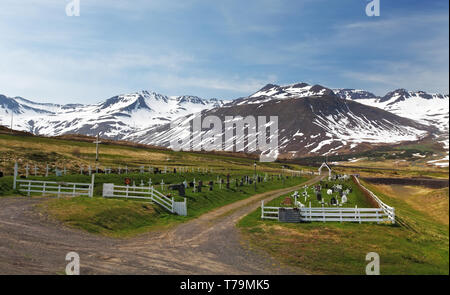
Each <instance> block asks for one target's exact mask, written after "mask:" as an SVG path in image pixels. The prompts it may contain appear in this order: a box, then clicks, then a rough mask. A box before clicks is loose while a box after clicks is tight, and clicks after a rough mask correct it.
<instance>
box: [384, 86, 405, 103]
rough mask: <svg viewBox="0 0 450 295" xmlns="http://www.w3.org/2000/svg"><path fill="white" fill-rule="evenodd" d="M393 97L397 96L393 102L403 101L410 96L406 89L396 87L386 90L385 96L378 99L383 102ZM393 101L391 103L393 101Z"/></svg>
mask: <svg viewBox="0 0 450 295" xmlns="http://www.w3.org/2000/svg"><path fill="white" fill-rule="evenodd" d="M393 97H398V99H397V100H396V101H395V102H399V101H404V100H405V99H407V98H409V97H411V94H410V93H409V92H408V91H407V90H406V89H397V90H394V91H391V92H388V93H387V94H386V95H385V96H383V97H382V98H381V99H380V102H385V101H388V100H391V99H392V98H393ZM395 102H393V103H395Z"/></svg>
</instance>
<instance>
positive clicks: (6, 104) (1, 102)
mask: <svg viewBox="0 0 450 295" xmlns="http://www.w3.org/2000/svg"><path fill="white" fill-rule="evenodd" d="M0 107H2V108H4V109H6V110H10V111H12V112H14V113H16V114H20V113H21V112H20V105H19V104H18V103H17V102H16V101H15V100H13V99H11V98H9V97H6V96H4V95H1V94H0Z"/></svg>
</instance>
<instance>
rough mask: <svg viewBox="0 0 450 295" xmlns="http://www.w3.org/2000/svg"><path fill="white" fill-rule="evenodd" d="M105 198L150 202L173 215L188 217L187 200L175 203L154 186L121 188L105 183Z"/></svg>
mask: <svg viewBox="0 0 450 295" xmlns="http://www.w3.org/2000/svg"><path fill="white" fill-rule="evenodd" d="M103 197H104V198H125V199H144V200H150V201H152V202H155V203H157V204H158V205H160V206H161V207H163V208H164V209H166V210H168V211H169V212H171V213H176V214H178V215H182V216H187V204H186V198H184V201H183V202H175V200H174V198H168V197H166V196H165V195H163V194H162V193H160V192H159V191H157V190H156V189H155V188H154V187H153V186H150V187H144V186H128V185H127V186H121V185H115V184H114V183H104V184H103Z"/></svg>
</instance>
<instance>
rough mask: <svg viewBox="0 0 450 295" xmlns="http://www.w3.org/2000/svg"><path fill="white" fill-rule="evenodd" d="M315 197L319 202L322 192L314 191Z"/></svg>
mask: <svg viewBox="0 0 450 295" xmlns="http://www.w3.org/2000/svg"><path fill="white" fill-rule="evenodd" d="M316 199H317V201H319V202H321V201H322V193H321V192H317V193H316Z"/></svg>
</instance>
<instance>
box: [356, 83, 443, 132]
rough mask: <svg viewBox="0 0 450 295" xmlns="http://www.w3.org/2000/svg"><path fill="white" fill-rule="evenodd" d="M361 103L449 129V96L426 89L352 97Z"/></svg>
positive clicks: (398, 90)
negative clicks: (429, 91)
mask: <svg viewBox="0 0 450 295" xmlns="http://www.w3.org/2000/svg"><path fill="white" fill-rule="evenodd" d="M352 99H354V100H356V101H358V102H359V103H362V104H365V105H369V106H374V107H377V108H380V109H383V110H386V111H389V112H391V113H394V114H396V115H399V116H401V117H405V118H410V119H413V120H416V121H418V122H420V123H422V124H426V125H432V126H435V127H438V128H439V129H440V130H441V131H443V132H447V133H448V130H449V126H448V125H449V96H448V95H442V94H428V93H426V92H424V91H416V92H413V91H407V90H405V89H397V90H395V91H392V92H389V93H388V94H386V95H385V96H383V97H376V96H374V97H372V98H364V99H361V98H352Z"/></svg>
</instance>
